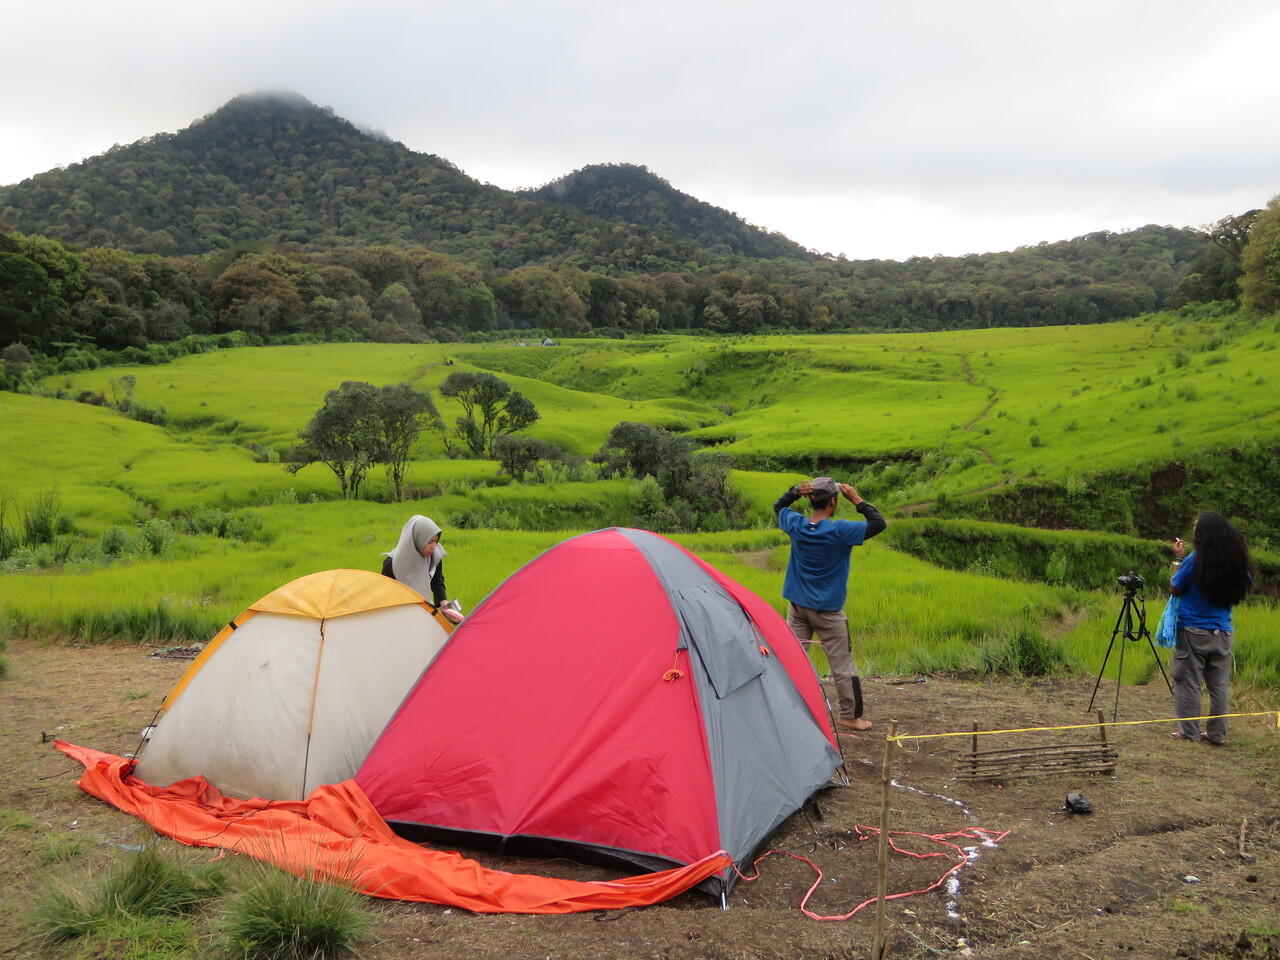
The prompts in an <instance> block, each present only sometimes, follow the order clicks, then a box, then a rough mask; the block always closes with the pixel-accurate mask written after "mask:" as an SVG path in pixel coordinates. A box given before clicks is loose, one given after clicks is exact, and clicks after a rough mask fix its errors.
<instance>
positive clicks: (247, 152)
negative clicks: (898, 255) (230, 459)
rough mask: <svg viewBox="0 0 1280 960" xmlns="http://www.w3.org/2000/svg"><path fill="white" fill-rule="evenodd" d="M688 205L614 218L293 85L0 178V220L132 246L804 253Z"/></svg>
mask: <svg viewBox="0 0 1280 960" xmlns="http://www.w3.org/2000/svg"><path fill="white" fill-rule="evenodd" d="M688 199H689V200H692V198H688ZM693 202H694V203H696V202H697V201H693ZM615 203H616V205H617V206H618V207H619V208H621V207H625V206H626V205H627V204H626V203H625V202H624V200H623V198H621V197H618V198H616V201H615ZM702 206H704V207H705V208H706V211H702V214H703V216H702V221H701V222H700V224H699V226H700V229H699V231H698V234H697V237H696V239H692V238H690V237H688V236H684V235H682V233H681V232H680V230H679V224H678V223H669V224H668V223H663V224H655V225H654V226H655V227H660V228H661V229H658V230H650V229H646V228H644V227H621V226H619V225H618V224H617V223H616V222H606V221H605V220H603V219H600V218H594V217H589V216H586V215H584V214H583V213H581V212H579V211H578V210H577V209H574V208H573V207H572V206H567V205H563V204H548V203H543V202H539V201H538V200H534V199H529V198H527V197H524V196H521V195H519V194H516V193H513V192H510V191H507V190H502V189H500V188H498V187H494V186H490V185H488V184H482V183H480V182H478V181H476V180H473V179H472V178H470V177H468V176H467V175H466V174H464V173H463V172H462V171H460V170H458V169H457V168H456V167H455V166H453V165H452V164H451V163H449V162H448V161H447V160H444V159H442V158H440V157H437V156H433V155H431V154H423V153H416V152H414V151H412V150H410V149H408V148H407V147H405V146H404V145H403V144H400V143H397V142H395V141H393V140H388V139H385V138H381V137H378V136H374V135H372V134H369V133H365V132H363V131H361V130H359V129H358V128H357V127H355V126H354V125H353V124H351V123H349V122H347V121H346V120H343V119H341V118H339V117H336V116H334V115H333V114H332V113H331V112H330V111H328V110H324V109H322V108H320V107H317V106H315V105H314V104H312V103H311V102H309V101H308V100H306V99H304V98H303V97H300V96H297V95H295V94H269V95H254V96H243V97H237V98H236V99H234V100H232V101H231V102H230V103H228V104H226V105H225V106H224V107H222V108H221V109H219V110H217V111H216V112H214V113H212V114H210V115H209V116H207V117H205V118H203V119H202V120H199V121H197V122H196V123H194V124H192V125H191V126H190V127H188V128H187V129H185V130H182V131H180V132H178V133H173V134H159V135H157V136H153V137H148V138H146V139H143V140H140V141H138V142H137V143H133V144H130V145H129V146H124V147H119V146H117V147H113V148H112V149H111V150H109V151H107V152H106V153H104V154H102V155H100V156H97V157H93V158H91V159H89V160H86V161H84V162H82V163H76V164H72V165H71V166H68V167H65V168H61V169H56V170H50V171H48V172H47V173H43V174H40V175H38V176H36V177H32V178H31V179H29V180H26V181H24V182H22V183H20V184H16V185H13V186H9V187H3V188H0V219H2V220H4V221H7V222H8V223H9V224H10V225H11V226H13V227H15V228H16V229H18V230H21V231H22V232H24V233H39V234H42V235H45V236H49V237H55V238H57V239H59V240H62V241H65V242H69V243H77V244H86V245H90V246H112V247H120V248H123V249H128V250H133V251H136V252H142V253H158V254H182V253H206V252H208V251H210V250H218V249H222V248H226V247H228V246H231V245H232V244H234V243H237V242H244V241H249V242H256V243H263V244H281V243H287V244H297V245H299V246H304V247H310V248H316V249H327V248H333V247H338V246H367V245H370V244H378V243H390V244H395V245H399V246H409V245H411V244H421V245H424V246H428V247H430V248H431V249H433V250H439V251H441V252H444V253H449V254H452V255H455V256H458V257H461V258H463V259H464V260H467V261H468V262H471V263H474V264H477V265H492V266H495V267H499V268H513V267H518V266H521V265H523V264H527V263H548V262H555V261H565V260H568V261H571V262H576V263H580V264H583V265H600V266H607V267H611V268H615V269H617V268H623V269H633V270H634V269H644V270H653V269H657V270H661V269H669V268H673V267H675V268H683V267H685V266H688V265H691V264H695V263H699V262H706V261H707V259H708V254H707V252H705V251H704V250H703V249H702V247H704V246H705V247H709V248H713V249H715V250H723V251H728V252H738V251H739V250H740V248H741V247H742V246H743V244H744V242H746V243H751V242H755V243H757V244H758V245H760V246H761V247H762V248H776V249H777V251H778V252H782V251H783V250H784V249H786V252H788V253H792V254H795V255H803V253H804V251H803V250H802V249H801V248H800V247H798V246H796V245H795V244H791V243H790V242H789V241H786V240H785V239H784V238H776V237H773V236H771V235H769V234H765V233H763V232H762V231H758V230H756V229H755V228H753V227H749V226H747V225H746V224H744V223H743V222H742V221H741V220H738V219H737V218H736V217H733V216H732V215H731V214H728V213H726V212H725V211H716V213H718V214H719V216H720V220H721V222H723V223H724V224H725V225H726V227H727V228H728V229H729V231H730V232H729V234H728V235H726V236H725V237H723V238H718V237H716V236H715V235H714V233H713V232H711V230H710V225H711V223H712V220H711V219H710V218H709V215H708V214H707V211H714V210H715V208H713V207H710V206H709V205H705V204H704V205H702ZM668 228H670V229H668ZM757 237H758V239H757ZM770 244H772V247H770ZM787 248H789V249H787Z"/></svg>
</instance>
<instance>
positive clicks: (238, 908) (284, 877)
mask: <svg viewBox="0 0 1280 960" xmlns="http://www.w3.org/2000/svg"><path fill="white" fill-rule="evenodd" d="M223 927H224V931H225V934H226V936H227V938H228V939H229V940H230V942H231V945H232V946H233V948H234V949H235V950H236V951H238V952H240V953H242V954H243V955H244V956H246V957H254V958H262V960H332V958H337V957H343V956H346V955H348V954H351V953H354V952H355V949H356V946H357V945H358V944H359V943H360V941H361V940H363V939H364V938H365V934H366V931H367V930H368V927H369V915H368V914H367V913H366V912H365V911H364V909H363V903H362V898H361V896H360V894H358V893H356V892H355V891H354V890H352V889H350V888H349V887H344V886H338V885H336V884H333V883H329V882H325V881H322V880H320V879H318V878H315V877H296V876H294V875H293V874H291V873H285V872H283V871H281V870H277V869H276V868H275V867H272V866H270V865H268V864H259V865H257V866H255V868H254V869H253V870H252V871H251V872H250V875H249V877H248V878H247V880H246V882H245V884H244V886H243V889H242V890H241V891H240V893H239V894H237V895H236V896H235V897H234V898H233V899H232V900H231V902H230V903H228V904H227V908H226V914H225V916H224V918H223Z"/></svg>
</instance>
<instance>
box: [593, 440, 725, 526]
mask: <svg viewBox="0 0 1280 960" xmlns="http://www.w3.org/2000/svg"><path fill="white" fill-rule="evenodd" d="M591 459H592V460H593V461H594V462H596V463H598V464H600V466H601V475H602V476H606V477H608V476H626V475H631V476H634V477H637V478H641V479H643V478H644V477H653V478H654V480H656V481H657V484H658V487H659V488H660V490H661V493H662V496H663V498H664V500H665V505H663V504H658V505H652V504H651V505H649V507H648V508H646V510H645V517H642V518H641V519H648V520H649V522H652V523H657V522H659V519H660V520H661V523H662V524H663V525H669V526H671V527H672V528H674V529H684V530H725V529H728V527H729V525H730V524H731V523H734V522H737V520H739V519H740V518H741V516H742V514H743V512H744V505H743V502H742V498H741V496H739V494H738V492H737V491H736V490H734V489H733V486H732V485H731V484H730V482H729V473H730V471H731V470H732V466H733V464H732V460H731V458H730V457H729V456H727V455H726V454H723V453H704V454H697V453H695V452H694V446H693V444H692V443H691V442H690V441H689V440H688V439H687V438H685V437H681V436H678V435H677V434H674V433H672V432H671V431H669V430H664V429H663V428H662V427H655V426H653V425H651V424H648V423H634V422H631V421H624V422H622V423H619V424H618V425H617V426H615V427H614V428H613V429H612V430H611V431H609V436H608V437H606V438H605V441H604V444H603V445H602V446H601V447H600V450H599V452H598V453H596V455H595V456H594V457H592V458H591Z"/></svg>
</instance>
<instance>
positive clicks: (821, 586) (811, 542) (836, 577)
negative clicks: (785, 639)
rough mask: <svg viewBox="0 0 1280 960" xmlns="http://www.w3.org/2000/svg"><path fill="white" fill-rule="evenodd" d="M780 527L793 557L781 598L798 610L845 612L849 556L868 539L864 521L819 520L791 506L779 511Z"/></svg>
mask: <svg viewBox="0 0 1280 960" xmlns="http://www.w3.org/2000/svg"><path fill="white" fill-rule="evenodd" d="M778 527H779V528H780V529H781V530H782V531H783V532H784V533H786V534H787V535H788V536H789V537H791V557H790V559H788V560H787V578H786V580H785V581H784V582H783V584H782V595H783V596H784V597H786V598H787V599H788V600H790V601H791V602H792V603H794V604H795V605H796V606H798V607H808V608H810V609H811V610H824V611H828V612H830V611H834V610H843V609H844V601H845V596H846V594H847V592H848V588H849V554H850V552H851V551H852V549H853V548H854V547H856V546H859V545H860V544H861V543H862V541H863V540H865V539H866V538H867V522H866V521H865V520H834V519H830V518H828V519H825V520H819V521H818V522H817V523H812V522H810V520H809V518H808V517H805V516H802V515H801V514H798V513H796V512H795V511H794V510H792V509H790V508H789V507H784V508H783V509H781V510H779V511H778Z"/></svg>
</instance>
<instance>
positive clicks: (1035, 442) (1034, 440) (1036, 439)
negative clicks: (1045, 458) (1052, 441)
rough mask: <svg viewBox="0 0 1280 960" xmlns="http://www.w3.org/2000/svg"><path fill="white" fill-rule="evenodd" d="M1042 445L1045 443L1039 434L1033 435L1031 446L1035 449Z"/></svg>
mask: <svg viewBox="0 0 1280 960" xmlns="http://www.w3.org/2000/svg"><path fill="white" fill-rule="evenodd" d="M1042 443H1043V441H1042V440H1041V439H1040V434H1038V433H1033V434H1032V435H1031V445H1032V446H1033V447H1038V446H1040V445H1041V444H1042Z"/></svg>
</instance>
